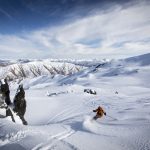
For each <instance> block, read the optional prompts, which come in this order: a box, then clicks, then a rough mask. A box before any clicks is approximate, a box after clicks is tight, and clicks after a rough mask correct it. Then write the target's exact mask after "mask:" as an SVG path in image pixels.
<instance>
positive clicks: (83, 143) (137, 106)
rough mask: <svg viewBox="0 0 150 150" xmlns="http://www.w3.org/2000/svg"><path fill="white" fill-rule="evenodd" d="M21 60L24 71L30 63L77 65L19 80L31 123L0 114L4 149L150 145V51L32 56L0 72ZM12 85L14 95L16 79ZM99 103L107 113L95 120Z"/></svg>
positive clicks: (138, 147) (90, 149)
mask: <svg viewBox="0 0 150 150" xmlns="http://www.w3.org/2000/svg"><path fill="white" fill-rule="evenodd" d="M18 64H21V65H22V66H23V67H24V70H25V71H26V72H27V70H28V69H29V68H28V67H29V65H32V66H33V65H34V67H35V66H36V67H37V68H40V70H42V67H43V65H46V66H48V67H50V66H52V67H55V68H56V69H58V70H59V69H60V70H61V68H62V66H64V64H65V67H66V66H67V67H66V68H68V67H73V68H76V67H77V68H78V69H77V70H76V71H74V72H72V73H70V74H68V73H66V74H61V73H60V74H59V73H58V74H57V73H55V74H54V75H53V76H52V75H51V74H49V73H48V72H47V73H46V70H45V71H44V70H42V73H41V74H39V75H37V76H33V73H31V74H30V75H29V76H27V77H26V78H22V79H21V80H19V83H23V85H24V87H25V89H26V91H25V92H26V100H27V112H26V114H25V118H26V120H27V121H28V123H29V125H28V126H23V125H20V124H15V123H13V122H11V121H9V118H3V119H0V127H1V128H0V149H2V150H6V149H7V150H9V149H11V150H12V149H19V150H25V149H26V150H27V149H32V150H39V149H40V150H51V149H55V150H60V149H65V150H67V149H69V150H75V149H76V150H78V149H79V150H99V149H106V150H114V149H115V150H126V149H130V150H135V149H136V150H143V149H145V150H149V149H150V140H149V139H150V134H149V131H150V125H149V123H150V113H149V109H150V82H149V77H150V54H145V55H141V56H136V57H131V58H127V59H122V60H106V59H105V60H50V59H48V60H34V61H33V60H32V61H31V60H30V61H27V62H23V63H22V62H19V63H18V62H17V63H13V64H9V65H7V66H5V67H4V66H3V67H1V73H2V72H4V71H8V72H7V73H9V68H10V67H16V66H17V67H18ZM58 66H59V67H58ZM28 71H31V70H28ZM58 72H59V71H58ZM28 73H29V72H28ZM9 85H10V89H11V100H12V99H13V97H14V95H15V92H16V89H17V86H18V79H15V80H13V81H10V82H9ZM85 89H91V90H93V91H96V95H93V94H90V93H86V92H84V90H85ZM99 105H101V106H102V107H103V108H104V110H105V111H106V113H107V115H106V116H104V117H102V118H101V119H98V120H97V121H94V120H92V117H93V116H94V115H95V113H94V112H93V111H92V110H93V109H96V108H97V107H98V106H99Z"/></svg>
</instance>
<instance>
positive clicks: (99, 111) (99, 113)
mask: <svg viewBox="0 0 150 150" xmlns="http://www.w3.org/2000/svg"><path fill="white" fill-rule="evenodd" d="M93 112H96V116H94V117H93V119H94V120H97V119H98V118H101V117H102V116H103V115H105V116H106V112H105V111H104V110H103V108H102V107H101V106H99V107H98V108H97V109H95V110H93Z"/></svg>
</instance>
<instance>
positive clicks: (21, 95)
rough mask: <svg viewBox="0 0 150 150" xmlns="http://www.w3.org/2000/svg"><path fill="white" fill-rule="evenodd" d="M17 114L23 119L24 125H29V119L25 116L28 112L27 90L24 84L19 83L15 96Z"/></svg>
mask: <svg viewBox="0 0 150 150" xmlns="http://www.w3.org/2000/svg"><path fill="white" fill-rule="evenodd" d="M13 110H14V111H15V112H16V113H17V115H18V116H19V117H20V119H21V120H22V123H23V124H24V125H27V124H28V123H27V121H26V120H25V118H24V114H25V112H26V100H25V91H24V89H23V85H22V84H21V85H19V87H18V89H17V92H16V95H15V98H14V109H13Z"/></svg>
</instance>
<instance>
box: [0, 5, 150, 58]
mask: <svg viewBox="0 0 150 150" xmlns="http://www.w3.org/2000/svg"><path fill="white" fill-rule="evenodd" d="M149 47H150V9H149V5H148V4H147V3H138V4H136V5H132V6H129V7H125V8H124V7H122V6H120V5H116V6H114V8H113V9H111V10H108V11H107V12H105V13H104V12H97V13H96V14H93V15H91V16H89V17H86V18H84V19H78V20H76V21H75V22H73V21H71V22H70V23H68V24H65V25H60V26H57V27H50V28H49V27H47V28H43V29H40V30H37V31H32V32H30V33H22V35H18V36H17V35H0V52H2V53H3V57H18V58H19V57H26V58H33V57H37V58H40V57H42V58H46V57H53V58H58V57H59V58H68V57H69V58H79V57H83V58H86V57H88V58H90V57H92V58H94V57H95V58H98V57H119V56H121V57H122V56H123V57H127V56H131V55H138V54H143V53H147V52H150V49H149Z"/></svg>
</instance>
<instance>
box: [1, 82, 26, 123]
mask: <svg viewBox="0 0 150 150" xmlns="http://www.w3.org/2000/svg"><path fill="white" fill-rule="evenodd" d="M0 108H1V109H2V108H3V109H5V110H6V117H7V116H10V117H11V119H12V121H13V122H15V118H14V116H13V113H15V114H16V115H18V116H19V117H20V119H21V121H22V123H23V124H24V125H27V121H26V120H25V118H24V115H25V112H26V100H25V91H24V89H23V85H22V84H21V85H19V87H18V89H17V92H16V95H15V97H14V100H13V103H12V102H11V100H10V90H9V85H8V82H7V79H3V80H0Z"/></svg>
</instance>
